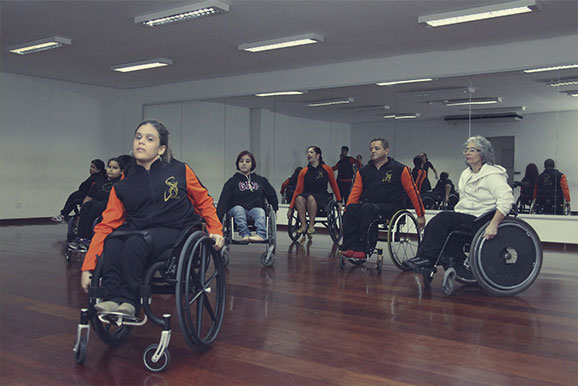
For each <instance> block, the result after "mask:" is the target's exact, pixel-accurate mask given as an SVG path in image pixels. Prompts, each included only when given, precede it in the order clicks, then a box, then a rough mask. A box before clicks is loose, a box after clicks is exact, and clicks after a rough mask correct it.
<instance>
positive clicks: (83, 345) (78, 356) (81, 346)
mask: <svg viewBox="0 0 578 386" xmlns="http://www.w3.org/2000/svg"><path fill="white" fill-rule="evenodd" d="M87 345H88V344H87V342H86V337H84V336H82V337H80V340H79V341H78V348H77V349H76V352H75V353H74V359H75V360H76V364H78V365H82V364H84V361H85V360H86V350H87Z"/></svg>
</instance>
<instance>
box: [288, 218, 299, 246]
mask: <svg viewBox="0 0 578 386" xmlns="http://www.w3.org/2000/svg"><path fill="white" fill-rule="evenodd" d="M299 228H301V220H299V216H297V211H296V210H294V211H293V216H291V218H290V219H289V223H288V224H287V233H288V234H289V238H290V239H291V240H292V241H297V240H299V238H300V237H301V234H300V233H297V230H298V229H299Z"/></svg>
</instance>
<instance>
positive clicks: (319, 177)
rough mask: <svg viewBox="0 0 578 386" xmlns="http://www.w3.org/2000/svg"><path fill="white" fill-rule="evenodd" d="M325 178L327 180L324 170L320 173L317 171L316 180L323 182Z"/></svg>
mask: <svg viewBox="0 0 578 386" xmlns="http://www.w3.org/2000/svg"><path fill="white" fill-rule="evenodd" d="M324 178H325V173H324V170H323V169H321V170H318V171H317V176H316V177H315V179H316V180H322V179H324Z"/></svg>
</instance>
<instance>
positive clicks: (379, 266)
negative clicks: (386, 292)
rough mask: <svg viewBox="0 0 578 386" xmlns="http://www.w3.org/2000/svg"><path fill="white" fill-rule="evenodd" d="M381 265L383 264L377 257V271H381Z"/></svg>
mask: <svg viewBox="0 0 578 386" xmlns="http://www.w3.org/2000/svg"><path fill="white" fill-rule="evenodd" d="M382 265H383V263H382V262H381V260H379V258H378V259H377V273H381V269H382V268H383V267H382Z"/></svg>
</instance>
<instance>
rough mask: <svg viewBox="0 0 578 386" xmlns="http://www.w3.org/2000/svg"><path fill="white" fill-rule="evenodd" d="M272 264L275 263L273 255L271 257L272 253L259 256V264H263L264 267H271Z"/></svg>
mask: <svg viewBox="0 0 578 386" xmlns="http://www.w3.org/2000/svg"><path fill="white" fill-rule="evenodd" d="M274 263H275V255H273V254H272V253H271V255H269V254H268V253H267V252H263V253H262V254H261V264H263V266H264V267H272V266H273V264H274Z"/></svg>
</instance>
